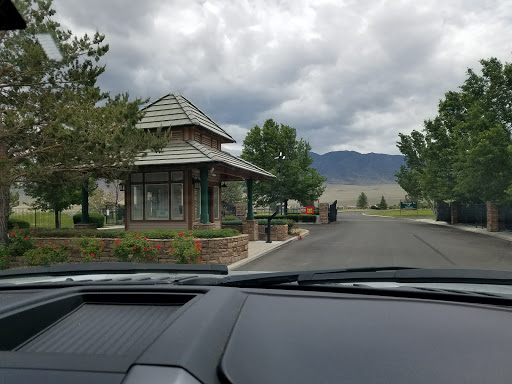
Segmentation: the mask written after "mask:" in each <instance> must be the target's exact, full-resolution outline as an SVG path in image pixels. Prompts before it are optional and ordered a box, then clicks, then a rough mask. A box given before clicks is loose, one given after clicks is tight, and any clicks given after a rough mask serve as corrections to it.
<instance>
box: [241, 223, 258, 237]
mask: <svg viewBox="0 0 512 384" xmlns="http://www.w3.org/2000/svg"><path fill="white" fill-rule="evenodd" d="M242 233H243V234H246V235H249V241H256V240H258V220H244V221H242Z"/></svg>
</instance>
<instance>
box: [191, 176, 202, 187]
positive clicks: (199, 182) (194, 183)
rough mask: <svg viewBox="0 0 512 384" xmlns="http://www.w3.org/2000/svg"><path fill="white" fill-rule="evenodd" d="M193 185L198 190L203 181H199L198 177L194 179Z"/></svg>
mask: <svg viewBox="0 0 512 384" xmlns="http://www.w3.org/2000/svg"><path fill="white" fill-rule="evenodd" d="M192 184H193V185H194V187H196V188H197V187H199V185H201V180H199V178H198V177H192Z"/></svg>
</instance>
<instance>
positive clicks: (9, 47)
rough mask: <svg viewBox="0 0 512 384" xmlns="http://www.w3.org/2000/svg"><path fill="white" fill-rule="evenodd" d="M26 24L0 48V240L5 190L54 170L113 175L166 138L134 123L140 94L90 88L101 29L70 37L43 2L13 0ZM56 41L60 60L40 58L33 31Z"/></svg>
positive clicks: (101, 50) (0, 238) (99, 69)
mask: <svg viewBox="0 0 512 384" xmlns="http://www.w3.org/2000/svg"><path fill="white" fill-rule="evenodd" d="M14 3H15V5H16V7H17V9H18V10H19V11H20V13H21V14H22V15H23V17H24V19H25V21H26V22H27V29H26V30H22V31H9V32H7V33H6V35H5V36H4V39H3V40H2V44H3V47H2V49H1V50H0V73H1V77H0V116H2V119H0V243H2V242H6V240H7V221H8V217H9V190H10V186H11V185H12V184H13V183H15V182H19V181H21V182H43V181H44V180H45V179H46V178H47V177H49V175H52V174H54V173H57V172H66V173H68V172H72V173H77V174H81V175H82V177H83V179H84V180H86V179H87V178H88V177H91V176H93V177H95V178H99V177H105V178H115V177H116V176H118V175H119V173H120V172H123V171H126V170H129V169H131V168H132V166H133V161H134V158H135V156H136V155H137V154H138V153H141V152H143V151H144V150H146V149H147V148H152V149H158V148H161V147H162V146H163V145H164V143H165V141H166V138H165V137H163V138H161V139H160V138H159V137H158V135H151V134H149V133H147V132H145V131H144V130H140V129H137V128H135V123H136V122H137V121H138V120H139V119H140V117H141V112H140V106H141V104H142V103H143V101H142V100H140V99H135V100H133V101H131V100H130V99H129V97H128V95H127V94H124V95H116V96H110V95H108V94H106V93H104V92H101V90H100V89H99V88H98V87H97V86H96V82H97V79H98V77H99V76H100V75H101V74H102V73H103V72H104V71H105V66H104V65H101V64H100V60H101V58H102V57H103V56H104V55H105V54H106V53H107V51H108V45H106V44H104V43H103V41H104V35H102V34H100V33H99V32H96V33H95V34H94V36H92V37H91V36H88V35H84V36H80V37H79V36H75V35H73V34H72V32H71V31H68V30H63V29H61V28H60V25H59V24H58V23H57V22H56V21H55V20H54V19H53V16H54V15H55V10H53V9H52V1H51V0H37V1H36V0H15V1H14ZM38 33H47V34H49V35H51V37H52V38H53V39H54V40H55V41H56V44H57V46H58V48H59V49H60V52H61V53H62V56H63V58H62V60H60V61H57V60H53V59H50V58H48V57H47V56H46V53H45V51H44V50H43V49H42V47H41V46H40V44H39V43H38V41H37V38H36V34H38Z"/></svg>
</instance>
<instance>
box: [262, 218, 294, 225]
mask: <svg viewBox="0 0 512 384" xmlns="http://www.w3.org/2000/svg"><path fill="white" fill-rule="evenodd" d="M267 223H268V220H258V225H267ZM285 224H288V222H287V221H286V220H284V219H273V220H271V221H270V225H285Z"/></svg>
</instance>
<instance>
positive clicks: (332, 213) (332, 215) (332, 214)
mask: <svg viewBox="0 0 512 384" xmlns="http://www.w3.org/2000/svg"><path fill="white" fill-rule="evenodd" d="M337 204H338V200H334V203H332V204H331V205H329V215H328V217H329V223H332V222H333V221H336V220H337V218H338V208H337V207H336V205H337Z"/></svg>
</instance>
